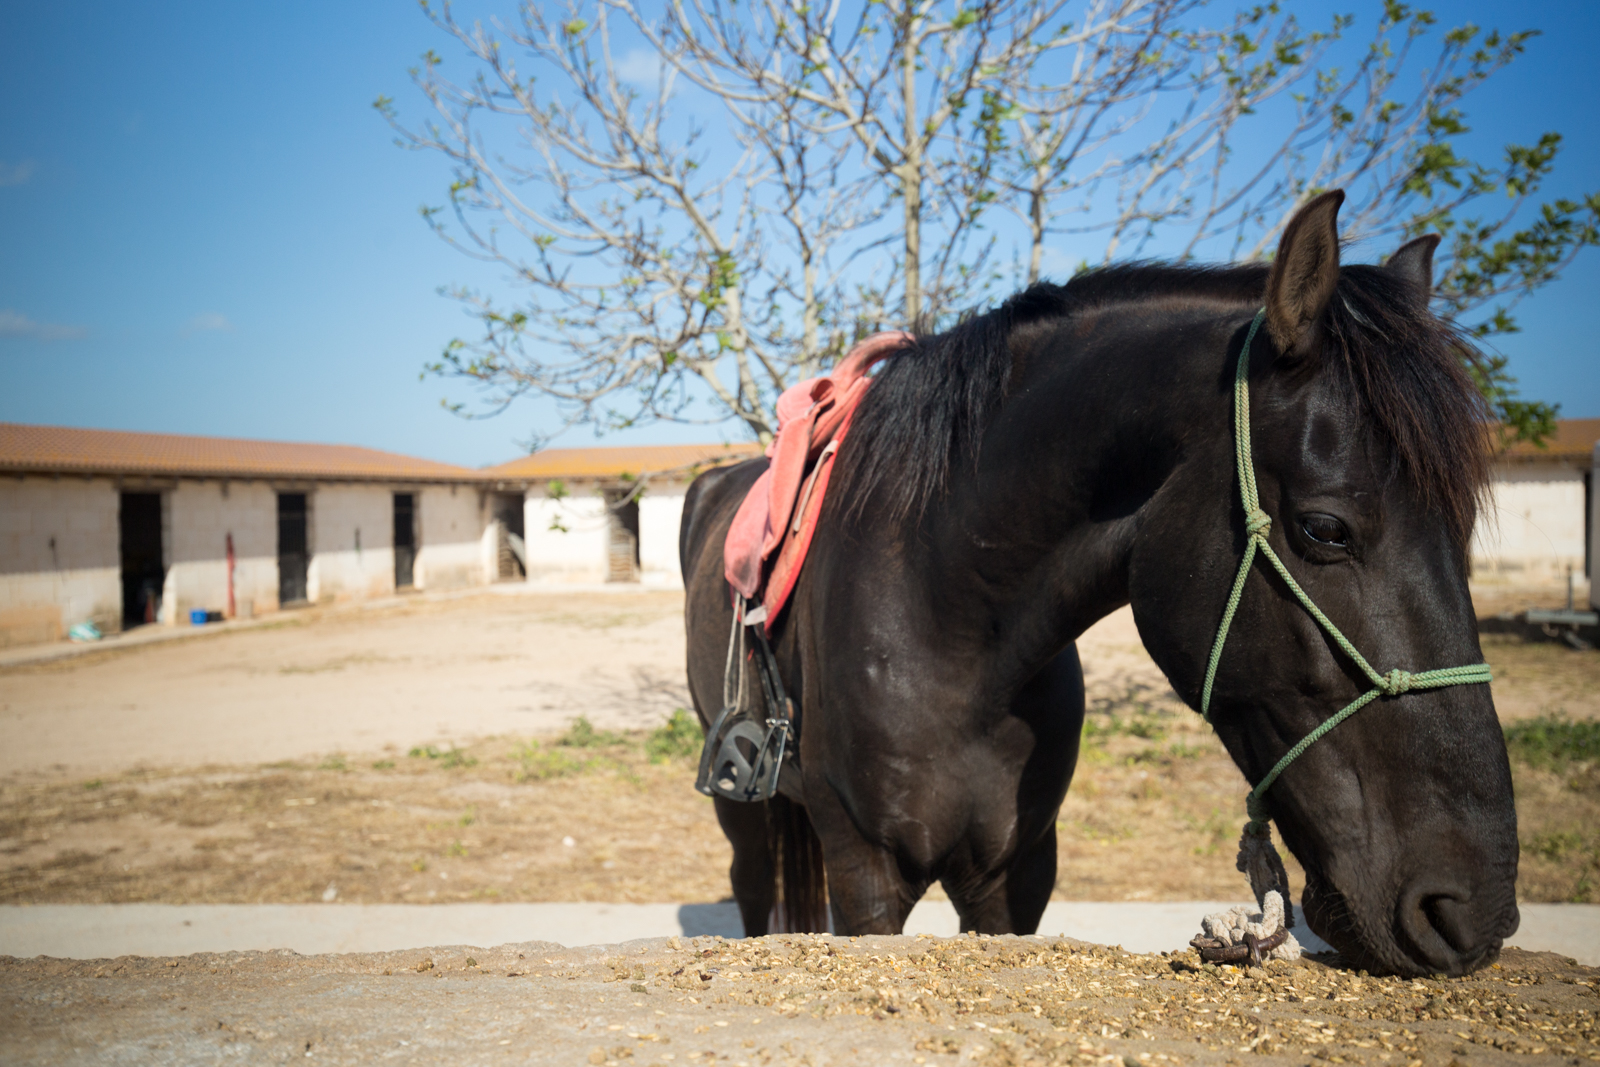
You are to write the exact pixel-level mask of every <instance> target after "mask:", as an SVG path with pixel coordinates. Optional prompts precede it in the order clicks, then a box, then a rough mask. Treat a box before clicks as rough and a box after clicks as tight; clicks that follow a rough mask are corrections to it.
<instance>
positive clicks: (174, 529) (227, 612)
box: [0, 423, 498, 647]
mask: <svg viewBox="0 0 1600 1067" xmlns="http://www.w3.org/2000/svg"><path fill="white" fill-rule="evenodd" d="M483 507H484V497H483V493H482V479H481V476H480V475H479V473H478V472H477V471H474V470H471V469H469V468H465V467H456V466H452V465H450V464H447V463H434V462H431V461H429V460H424V459H416V458H413V457H410V456H401V455H396V454H394V453H391V452H380V451H377V450H374V449H369V448H357V447H353V446H348V445H317V444H296V443H286V442H275V441H248V440H238V439H233V438H222V437H189V436H180V435H177V434H150V433H123V432H117V431H109V430H80V429H69V428H63V427H54V426H23V425H16V424H9V423H0V647H3V646H5V645H15V644H29V643H34V642H40V641H51V640H57V639H60V638H61V637H62V636H63V635H64V634H65V632H66V630H67V628H69V627H71V626H73V625H75V624H77V623H83V622H88V623H93V624H94V625H95V626H96V627H98V628H99V629H100V631H101V632H103V633H116V632H119V631H121V630H123V629H125V628H127V627H130V626H135V625H140V624H144V623H165V624H167V625H174V624H187V623H188V622H189V621H190V619H191V617H192V616H193V613H194V612H205V613H210V616H211V617H249V616H251V615H254V614H261V613H265V612H270V611H276V610H279V609H280V608H285V607H292V606H295V605H297V604H307V603H315V602H328V601H336V600H341V599H357V598H365V597H372V596H382V595H389V594H393V593H394V592H396V591H397V590H405V589H413V588H414V589H441V588H454V587H458V586H466V585H477V584H482V583H483V582H485V581H486V580H490V579H491V575H492V574H494V573H496V572H497V562H498V561H497V560H495V559H493V552H494V550H495V548H496V546H495V545H494V544H492V543H491V542H490V541H489V540H488V538H486V536H485V521H484V515H483Z"/></svg>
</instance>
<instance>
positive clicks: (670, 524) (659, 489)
mask: <svg viewBox="0 0 1600 1067" xmlns="http://www.w3.org/2000/svg"><path fill="white" fill-rule="evenodd" d="M688 488H689V487H688V485H687V484H686V483H669V484H666V485H660V486H658V485H657V484H656V483H654V482H652V483H651V484H650V486H649V487H648V488H647V489H646V490H645V494H644V495H643V496H641V497H640V498H639V569H640V571H642V572H643V573H642V574H641V576H640V577H641V580H642V581H643V582H644V583H645V584H646V585H666V586H673V587H675V588H676V587H681V586H682V585H683V572H682V571H681V570H680V569H679V567H678V527H679V525H680V524H681V523H682V522H683V496H684V493H685V491H687V489H688Z"/></svg>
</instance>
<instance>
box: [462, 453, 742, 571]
mask: <svg viewBox="0 0 1600 1067" xmlns="http://www.w3.org/2000/svg"><path fill="white" fill-rule="evenodd" d="M760 454H761V449H760V447H759V446H757V445H755V444H739V445H656V446H648V447H638V448H559V449H551V450H549V451H547V452H537V453H535V454H534V455H531V456H524V457H523V458H521V459H516V460H512V461H511V462H510V463H502V464H501V465H500V466H498V467H490V468H488V469H486V470H484V471H483V476H484V478H485V479H486V480H487V482H488V485H489V488H490V490H491V492H492V493H494V494H496V495H497V496H500V497H501V499H502V500H503V501H504V503H503V504H501V505H498V508H499V510H498V512H497V513H498V514H500V515H503V516H510V514H511V512H512V509H513V508H514V506H515V504H517V503H520V504H521V506H522V515H521V519H522V527H521V529H518V530H517V531H516V533H517V534H518V535H520V536H522V537H523V538H525V539H526V545H527V551H526V565H527V577H528V580H529V581H530V582H540V583H590V582H600V581H609V582H616V581H639V582H642V583H644V584H645V585H651V586H666V587H674V588H675V587H680V586H682V585H683V575H682V574H681V573H680V572H679V570H678V523H679V521H680V520H681V519H682V517H683V497H684V492H685V491H686V490H687V489H688V488H689V483H690V482H691V481H693V480H694V478H695V475H697V474H698V473H699V472H700V471H702V470H704V469H706V468H707V467H710V466H715V465H717V464H719V463H727V462H731V461H734V460H741V459H747V458H749V457H751V456H757V455H760Z"/></svg>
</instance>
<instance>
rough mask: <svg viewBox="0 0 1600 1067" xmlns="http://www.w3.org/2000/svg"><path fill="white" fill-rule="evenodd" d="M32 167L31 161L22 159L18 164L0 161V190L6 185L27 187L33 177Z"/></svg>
mask: <svg viewBox="0 0 1600 1067" xmlns="http://www.w3.org/2000/svg"><path fill="white" fill-rule="evenodd" d="M33 167H34V163H33V160H31V159H24V160H22V161H21V162H19V163H7V162H6V161H5V160H3V159H0V188H4V187H5V186H7V185H27V184H28V182H29V180H30V179H31V178H32V177H33Z"/></svg>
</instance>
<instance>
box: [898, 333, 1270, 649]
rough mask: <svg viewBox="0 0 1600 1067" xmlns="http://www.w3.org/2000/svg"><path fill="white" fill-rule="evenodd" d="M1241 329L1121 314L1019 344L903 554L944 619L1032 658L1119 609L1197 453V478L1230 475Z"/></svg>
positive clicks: (1029, 338)
mask: <svg viewBox="0 0 1600 1067" xmlns="http://www.w3.org/2000/svg"><path fill="white" fill-rule="evenodd" d="M1249 314H1250V310H1249V309H1246V308H1241V309H1238V310H1237V311H1235V310H1233V309H1218V308H1216V307H1214V306H1213V307H1210V308H1199V309H1188V310H1184V309H1181V308H1180V309H1177V310H1161V309H1150V308H1137V307H1131V306H1130V307H1128V308H1124V309H1109V310H1107V311H1104V312H1098V313H1093V314H1092V321H1088V322H1085V321H1084V317H1077V318H1074V319H1073V320H1070V321H1063V322H1061V323H1059V324H1057V325H1056V326H1055V327H1054V328H1052V329H1049V330H1045V331H1038V330H1037V329H1036V328H1035V330H1034V333H1035V336H1031V337H1027V338H1023V339H1014V341H1013V347H1014V350H1016V352H1017V357H1018V366H1017V370H1016V371H1015V377H1014V379H1013V381H1014V384H1013V387H1012V389H1011V390H1010V394H1009V396H1008V398H1007V399H1006V401H1005V402H1004V403H1003V404H1002V405H1001V406H1000V409H999V411H998V412H997V413H996V415H995V417H994V419H993V421H992V422H991V424H990V426H989V427H988V428H987V429H986V431H985V433H984V438H983V444H982V449H981V452H980V455H979V460H978V463H977V466H976V468H975V469H974V468H970V467H969V468H965V469H963V470H961V471H958V472H955V473H954V474H953V476H952V485H951V487H950V491H949V492H948V493H947V495H946V496H945V498H944V500H943V501H942V502H941V503H938V504H935V505H934V506H933V507H932V508H930V511H929V515H928V517H927V519H926V520H925V522H924V529H923V534H924V536H923V537H921V538H916V539H911V540H910V541H909V542H908V543H909V544H910V545H912V546H916V547H914V548H912V549H911V551H913V552H914V553H918V554H920V559H919V560H917V561H916V563H915V564H914V566H917V569H919V570H922V571H923V577H924V580H925V581H929V582H931V583H932V585H931V587H933V588H936V590H937V592H936V594H935V595H936V597H937V598H939V599H940V600H941V601H942V603H941V605H940V606H941V607H942V608H948V609H953V610H948V611H941V612H940V615H941V617H942V618H944V619H959V620H971V625H973V626H974V627H975V628H976V627H983V628H984V632H986V633H988V634H998V633H1004V634H1007V635H1009V636H1010V637H1011V639H1012V640H1011V644H1013V645H1014V646H1015V651H1016V653H1017V654H1018V655H1019V656H1021V657H1022V658H1023V659H1030V658H1037V657H1047V656H1049V655H1053V654H1054V652H1055V651H1057V650H1059V649H1060V648H1061V647H1063V646H1064V645H1065V644H1066V643H1067V642H1069V641H1071V640H1073V639H1075V638H1076V637H1077V636H1078V635H1079V634H1080V633H1082V632H1083V631H1084V630H1085V629H1087V628H1088V627H1089V626H1090V625H1092V624H1093V623H1094V622H1095V621H1096V620H1097V619H1099V618H1102V617H1103V616H1105V615H1107V614H1109V613H1110V612H1111V611H1114V610H1116V609H1117V608H1118V607H1121V606H1122V605H1123V604H1126V603H1127V602H1128V569H1129V559H1130V556H1131V553H1132V549H1133V545H1134V539H1135V536H1136V534H1137V533H1138V532H1139V529H1140V524H1141V517H1142V516H1141V509H1142V508H1143V507H1144V506H1145V505H1146V504H1147V503H1148V502H1149V501H1150V500H1151V499H1152V498H1153V497H1154V496H1155V494H1156V493H1157V492H1158V491H1160V490H1161V488H1162V487H1163V485H1165V484H1166V483H1167V481H1168V479H1170V478H1172V477H1174V476H1177V475H1178V474H1179V472H1180V471H1181V470H1182V469H1184V468H1186V467H1188V466H1190V463H1191V461H1193V460H1196V459H1200V458H1201V454H1202V453H1204V458H1203V460H1202V462H1201V464H1200V465H1201V467H1202V468H1203V469H1207V470H1209V468H1210V467H1212V466H1216V467H1217V468H1218V469H1219V470H1226V469H1227V458H1226V455H1224V452H1225V451H1226V449H1227V448H1228V443H1229V440H1230V438H1229V437H1228V433H1229V429H1228V427H1229V421H1228V420H1229V411H1230V410H1231V409H1230V406H1229V405H1230V400H1229V394H1228V390H1227V376H1226V374H1225V373H1224V370H1225V369H1224V367H1223V364H1224V362H1225V361H1226V353H1227V345H1228V340H1229V338H1230V336H1231V334H1232V333H1233V332H1234V331H1235V330H1236V328H1237V323H1236V322H1235V320H1240V321H1247V320H1248V317H1249ZM1212 452H1215V453H1216V455H1215V456H1211V453H1212ZM1212 459H1215V460H1216V463H1212V462H1211V460H1212Z"/></svg>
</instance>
